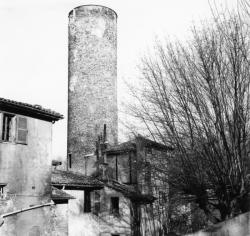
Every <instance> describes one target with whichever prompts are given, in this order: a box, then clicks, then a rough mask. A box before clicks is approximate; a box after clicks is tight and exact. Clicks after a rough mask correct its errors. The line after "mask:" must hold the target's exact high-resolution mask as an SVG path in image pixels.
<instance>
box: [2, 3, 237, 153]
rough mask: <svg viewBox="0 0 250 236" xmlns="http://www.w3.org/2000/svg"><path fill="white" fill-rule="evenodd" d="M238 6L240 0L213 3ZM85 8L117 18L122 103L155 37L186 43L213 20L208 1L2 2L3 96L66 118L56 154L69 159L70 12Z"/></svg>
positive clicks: (57, 132) (56, 134)
mask: <svg viewBox="0 0 250 236" xmlns="http://www.w3.org/2000/svg"><path fill="white" fill-rule="evenodd" d="M214 1H215V2H216V4H217V5H218V6H220V5H221V4H222V5H223V6H225V4H227V5H228V6H229V7H231V6H234V7H235V6H236V0H214ZM86 4H97V5H98V4H100V5H104V6H108V7H110V8H112V9H113V10H115V11H116V12H117V14H118V22H117V24H118V93H119V95H118V99H119V101H121V100H123V99H125V97H126V92H125V89H124V86H123V82H122V80H123V79H126V80H128V81H131V80H133V79H135V74H136V65H137V64H138V61H139V59H140V56H141V55H143V53H145V52H146V51H147V50H148V49H150V48H152V46H153V43H154V41H155V37H156V36H159V37H160V38H162V37H164V36H171V37H172V36H174V37H177V38H179V39H181V40H183V39H184V40H185V38H186V37H187V36H188V33H189V30H190V26H191V25H192V23H198V24H199V22H200V20H202V19H205V18H209V17H211V13H210V9H209V4H208V0H154V1H153V0H144V1H143V0H134V1H133V0H126V1H122V0H95V1H92V0H89V1H86V0H85V1H84V0H1V1H0V30H1V34H0V35H1V37H0V68H1V69H0V76H1V77H0V78H1V85H0V97H4V98H8V99H13V100H17V101H21V102H27V103H30V104H39V105H42V106H43V107H45V108H50V109H53V110H55V111H57V112H60V113H62V114H63V115H64V116H65V119H64V120H63V121H59V122H56V124H55V125H54V128H53V155H54V156H55V157H58V156H66V146H67V145H66V140H67V81H68V78H67V73H68V71H67V68H68V67H67V63H68V54H67V53H68V51H67V50H68V12H69V11H70V10H71V9H73V8H75V7H77V6H79V5H86Z"/></svg>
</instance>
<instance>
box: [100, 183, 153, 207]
mask: <svg viewBox="0 0 250 236" xmlns="http://www.w3.org/2000/svg"><path fill="white" fill-rule="evenodd" d="M105 186H107V187H109V188H112V189H114V190H116V191H118V192H121V193H122V194H123V195H124V196H125V197H128V198H130V199H131V200H132V201H135V202H137V203H141V204H148V203H152V202H153V201H154V200H155V199H156V198H155V197H154V196H152V195H149V194H142V193H140V192H138V191H136V190H135V189H134V187H133V186H131V185H126V184H122V183H119V182H116V181H108V182H105Z"/></svg>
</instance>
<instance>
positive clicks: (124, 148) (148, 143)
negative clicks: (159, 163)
mask: <svg viewBox="0 0 250 236" xmlns="http://www.w3.org/2000/svg"><path fill="white" fill-rule="evenodd" d="M139 142H140V143H143V145H144V146H145V147H151V148H155V149H157V150H162V151H169V150H173V148H172V147H170V146H166V145H164V144H161V143H158V142H155V141H152V140H150V139H148V138H145V137H143V136H137V137H136V138H135V139H133V140H130V141H127V142H123V143H120V144H117V145H114V146H110V147H108V148H107V150H106V152H107V153H110V154H112V153H124V152H129V151H135V150H136V143H139Z"/></svg>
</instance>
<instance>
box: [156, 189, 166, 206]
mask: <svg viewBox="0 0 250 236" xmlns="http://www.w3.org/2000/svg"><path fill="white" fill-rule="evenodd" d="M158 200H159V204H160V205H165V204H166V203H167V194H166V192H163V191H159V197H158Z"/></svg>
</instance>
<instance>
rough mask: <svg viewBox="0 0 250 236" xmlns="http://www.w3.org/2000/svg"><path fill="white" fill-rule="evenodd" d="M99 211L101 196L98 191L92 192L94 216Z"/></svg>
mask: <svg viewBox="0 0 250 236" xmlns="http://www.w3.org/2000/svg"><path fill="white" fill-rule="evenodd" d="M100 210H101V195H100V192H99V191H95V192H94V209H93V213H94V214H95V215H98V214H99V213H100Z"/></svg>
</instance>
